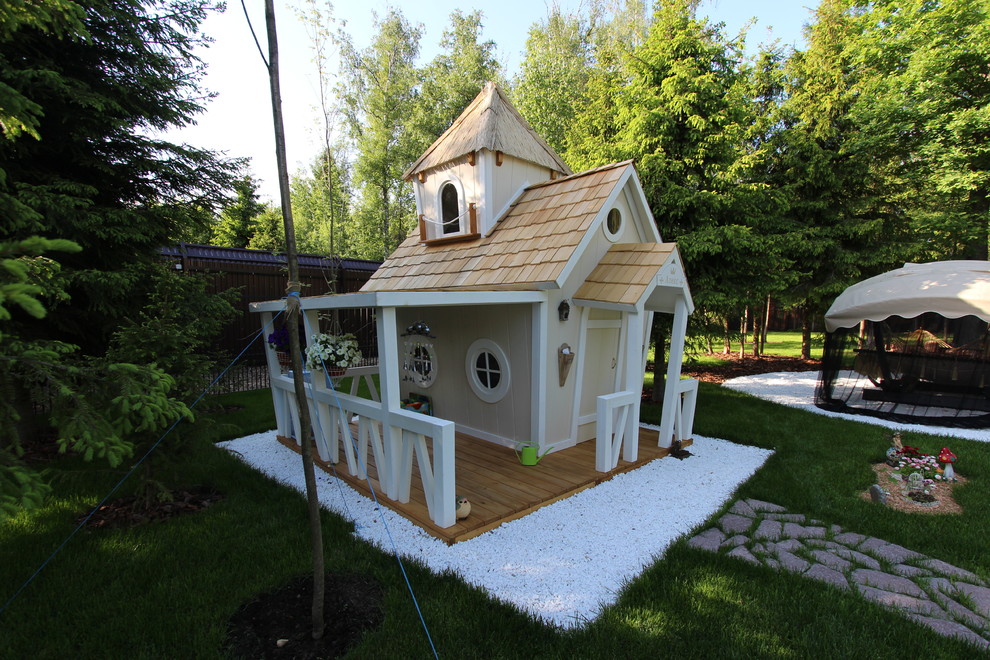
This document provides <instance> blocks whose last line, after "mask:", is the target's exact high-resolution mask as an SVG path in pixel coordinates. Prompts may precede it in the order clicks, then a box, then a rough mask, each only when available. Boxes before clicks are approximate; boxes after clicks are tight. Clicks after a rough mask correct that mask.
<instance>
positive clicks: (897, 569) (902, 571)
mask: <svg viewBox="0 0 990 660" xmlns="http://www.w3.org/2000/svg"><path fill="white" fill-rule="evenodd" d="M891 570H892V571H894V573H896V574H898V575H903V576H904V577H910V578H913V577H931V574H932V572H931V571H929V570H928V569H927V568H918V567H917V566H910V565H908V564H897V565H896V566H894V567H893V568H892V569H891Z"/></svg>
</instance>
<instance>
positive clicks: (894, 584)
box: [850, 568, 927, 598]
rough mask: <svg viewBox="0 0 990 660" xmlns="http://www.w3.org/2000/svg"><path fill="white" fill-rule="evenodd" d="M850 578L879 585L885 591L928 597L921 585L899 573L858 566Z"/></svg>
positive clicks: (867, 583) (857, 581) (872, 585)
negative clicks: (892, 573)
mask: <svg viewBox="0 0 990 660" xmlns="http://www.w3.org/2000/svg"><path fill="white" fill-rule="evenodd" d="M850 578H852V580H853V582H856V583H858V584H864V585H869V586H871V587H877V588H878V589H883V590H884V591H896V592H897V593H900V594H907V595H908V596H919V597H924V598H927V596H926V595H925V592H924V591H922V589H921V587H919V586H918V585H916V584H915V583H914V582H912V581H911V580H909V579H907V578H903V577H900V576H897V575H891V574H890V573H884V572H883V571H873V570H870V569H868V568H857V569H856V570H854V571H853V572H852V574H851V575H850Z"/></svg>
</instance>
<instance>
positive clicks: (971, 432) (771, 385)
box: [722, 371, 990, 442]
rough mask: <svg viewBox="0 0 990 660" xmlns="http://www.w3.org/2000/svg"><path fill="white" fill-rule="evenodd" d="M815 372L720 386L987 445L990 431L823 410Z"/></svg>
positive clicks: (859, 419) (744, 379)
mask: <svg viewBox="0 0 990 660" xmlns="http://www.w3.org/2000/svg"><path fill="white" fill-rule="evenodd" d="M818 374H819V372H817V371H797V372H777V373H768V374H755V375H753V376H742V377H740V378H733V379H731V380H727V381H725V382H724V383H722V387H727V388H729V389H731V390H736V391H738V392H744V393H746V394H751V395H753V396H756V397H759V398H761V399H766V400H767V401H773V402H774V403H780V404H783V405H785V406H791V407H793V408H800V409H801V410H807V411H809V412H813V413H816V414H818V415H826V416H828V417H840V418H842V419H848V420H850V421H853V422H865V423H867V424H875V425H877V426H884V427H886V428H889V429H897V430H900V431H912V432H917V433H927V434H929V435H941V436H946V437H950V438H963V439H966V440H976V441H978V442H990V429H959V428H950V427H946V426H923V425H921V424H901V423H899V422H894V421H891V420H887V419H880V418H878V417H871V416H869V415H847V414H845V413H837V412H831V411H828V410H822V409H821V408H818V407H816V406H815V387H816V386H817V385H818Z"/></svg>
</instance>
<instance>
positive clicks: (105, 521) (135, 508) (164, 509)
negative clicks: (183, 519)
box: [76, 488, 223, 529]
mask: <svg viewBox="0 0 990 660" xmlns="http://www.w3.org/2000/svg"><path fill="white" fill-rule="evenodd" d="M222 499H223V495H221V494H220V493H219V492H217V491H215V490H213V489H212V488H191V489H189V490H174V491H172V499H171V500H168V501H165V502H153V503H151V504H150V505H148V504H147V503H145V502H143V501H140V500H138V499H137V498H135V497H121V498H119V499H116V500H112V501H110V502H107V503H106V504H104V505H103V506H101V507H100V508H99V509H97V510H96V512H95V513H94V514H93V516H92V517H91V518H90V519H89V520H88V521H87V522H86V526H87V527H90V528H97V529H103V528H107V529H110V528H119V527H134V526H136V525H144V524H146V523H150V522H155V521H161V520H168V519H169V518H172V517H173V516H178V515H182V514H184V513H195V512H197V511H202V510H203V509H205V508H206V507H208V506H210V505H211V504H215V503H216V502H219V501H220V500H222ZM87 515H89V512H88V511H87V512H86V513H84V514H82V515H80V516H79V517H78V518H77V519H76V523H77V524H78V523H80V522H82V521H83V520H84V519H85V518H86V516H87Z"/></svg>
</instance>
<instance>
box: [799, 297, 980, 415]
mask: <svg viewBox="0 0 990 660" xmlns="http://www.w3.org/2000/svg"><path fill="white" fill-rule="evenodd" d="M987 329H988V324H987V322H986V321H984V320H982V319H980V318H978V317H976V316H964V317H962V318H957V319H949V318H946V317H945V316H942V315H941V314H938V313H926V314H922V315H920V316H916V317H914V318H911V319H905V318H901V317H899V316H890V317H887V318H886V319H884V320H881V321H864V322H863V323H862V325H860V324H857V325H856V326H855V327H851V328H837V329H835V330H834V331H832V332H829V333H827V334H826V336H825V351H824V354H823V357H822V373H821V378H820V379H819V382H818V388H817V390H816V392H815V404H816V405H817V406H818V407H819V408H823V409H825V410H831V411H836V412H844V413H855V414H861V415H872V416H875V417H882V418H885V419H890V420H895V421H899V422H906V423H914V424H930V425H936V426H954V427H971V428H984V427H990V337H988V332H987Z"/></svg>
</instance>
